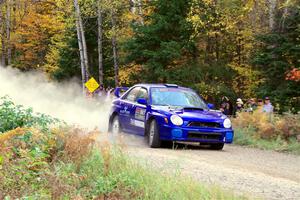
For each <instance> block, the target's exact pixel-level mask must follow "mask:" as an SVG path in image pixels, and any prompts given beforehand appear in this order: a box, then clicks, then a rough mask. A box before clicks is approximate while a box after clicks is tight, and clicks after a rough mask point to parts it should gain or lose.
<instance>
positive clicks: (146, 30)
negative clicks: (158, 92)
mask: <svg viewBox="0 0 300 200" xmlns="http://www.w3.org/2000/svg"><path fill="white" fill-rule="evenodd" d="M153 6H154V12H153V13H152V14H150V16H148V18H147V22H146V24H145V25H137V24H135V25H133V26H132V28H133V32H134V35H133V37H132V38H131V39H129V40H128V41H127V42H126V43H125V50H126V52H127V53H128V55H127V61H129V62H134V63H136V64H141V65H143V71H144V72H145V73H144V74H145V75H146V76H143V77H142V79H143V80H144V81H151V82H166V80H167V77H168V71H167V69H168V68H169V67H171V66H172V67H173V66H174V65H176V64H175V62H176V61H177V60H178V59H182V58H183V57H184V56H188V57H190V56H191V55H192V54H193V53H194V51H195V43H194V41H193V40H192V38H191V36H192V24H191V23H190V22H188V21H187V19H186V17H187V15H188V13H189V9H190V1H189V0H178V1H173V2H172V3H171V4H170V2H169V1H167V0H160V1H154V2H153Z"/></svg>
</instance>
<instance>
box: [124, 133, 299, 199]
mask: <svg viewBox="0 0 300 200" xmlns="http://www.w3.org/2000/svg"><path fill="white" fill-rule="evenodd" d="M123 140H124V141H125V143H126V144H127V146H128V148H127V150H128V153H129V154H130V155H131V156H134V157H137V158H139V160H140V161H141V162H146V163H148V164H151V165H154V166H155V167H158V168H160V169H162V170H165V171H166V172H168V171H169V172H170V171H172V170H174V171H178V170H179V171H180V172H181V173H183V174H185V175H188V176H191V177H192V178H193V179H195V180H198V181H200V182H204V183H209V184H216V185H219V186H224V187H225V188H227V189H230V190H233V191H234V192H235V193H237V194H246V195H249V196H251V197H254V198H261V199H276V200H277V199H278V200H279V199H280V200H283V199H289V200H300V156H295V155H290V154H284V153H277V152H273V151H264V150H259V149H254V148H244V147H240V146H234V145H225V147H224V149H223V151H212V150H208V149H207V148H206V149H205V148H199V147H197V148H195V147H192V146H187V147H186V146H185V145H179V147H178V148H177V149H176V150H173V149H172V148H161V149H151V148H148V147H147V145H146V144H145V142H144V140H143V138H142V137H136V136H132V135H125V136H124V139H123Z"/></svg>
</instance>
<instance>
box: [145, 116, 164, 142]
mask: <svg viewBox="0 0 300 200" xmlns="http://www.w3.org/2000/svg"><path fill="white" fill-rule="evenodd" d="M148 139H149V146H150V147H151V148H158V147H160V146H161V141H160V138H159V131H158V128H157V122H156V121H155V119H153V120H151V122H150V126H149V129H148Z"/></svg>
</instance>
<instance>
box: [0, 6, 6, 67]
mask: <svg viewBox="0 0 300 200" xmlns="http://www.w3.org/2000/svg"><path fill="white" fill-rule="evenodd" d="M2 8H3V0H0V29H1V30H0V34H1V65H2V66H5V65H6V63H5V60H6V59H5V54H6V52H5V50H6V48H5V33H4V28H5V27H4V16H3V9H2Z"/></svg>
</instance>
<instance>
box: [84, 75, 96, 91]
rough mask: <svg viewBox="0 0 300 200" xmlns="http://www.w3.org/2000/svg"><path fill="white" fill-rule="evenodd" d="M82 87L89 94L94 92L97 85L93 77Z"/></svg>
mask: <svg viewBox="0 0 300 200" xmlns="http://www.w3.org/2000/svg"><path fill="white" fill-rule="evenodd" d="M84 85H85V87H86V88H87V89H88V90H89V91H90V92H94V91H95V90H96V89H97V88H98V87H99V84H98V83H97V81H96V80H95V79H94V78H93V77H92V78H91V79H90V80H88V82H86V83H85V84H84Z"/></svg>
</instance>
